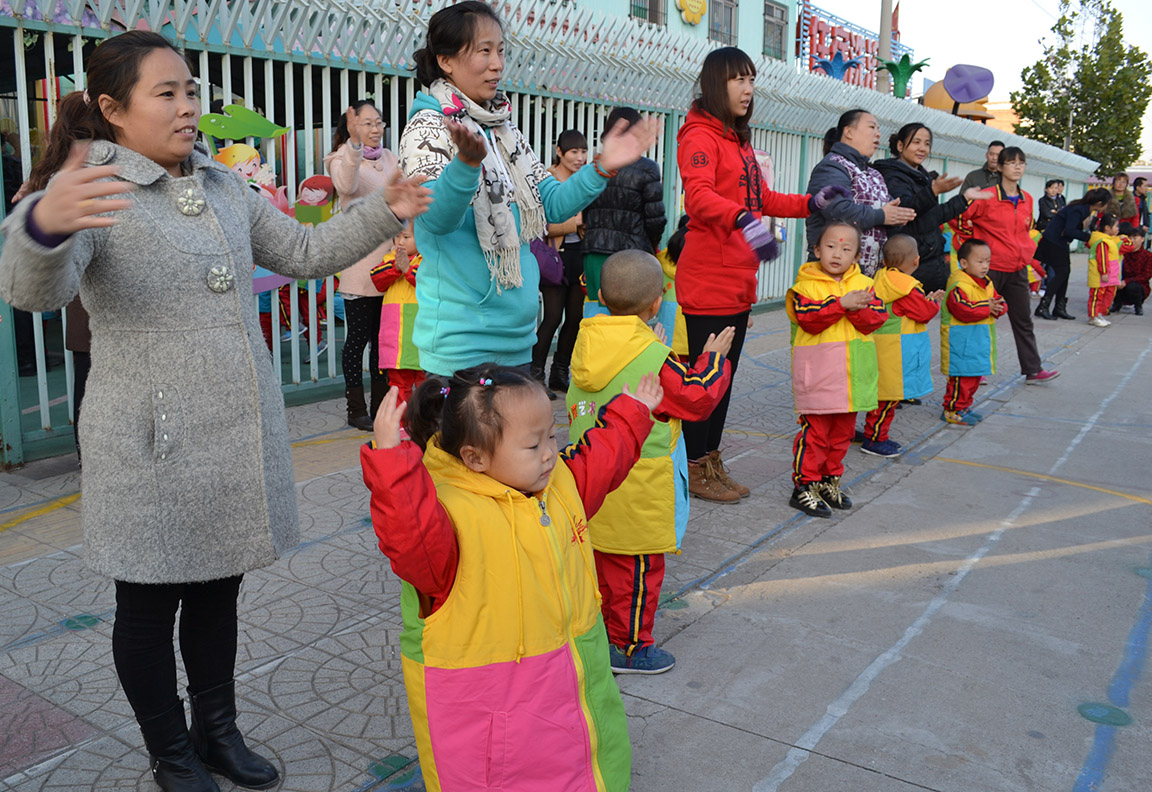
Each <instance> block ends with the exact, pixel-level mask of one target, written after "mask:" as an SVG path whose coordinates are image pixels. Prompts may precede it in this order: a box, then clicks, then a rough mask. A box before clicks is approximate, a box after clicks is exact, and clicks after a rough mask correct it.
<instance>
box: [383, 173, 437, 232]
mask: <svg viewBox="0 0 1152 792" xmlns="http://www.w3.org/2000/svg"><path fill="white" fill-rule="evenodd" d="M382 189H383V190H384V197H385V199H386V200H387V201H388V208H389V209H391V210H392V214H394V215H396V217H397V218H399V219H401V220H411V219H412V218H413V217H416V216H417V215H422V214H424V213H425V212H427V211H428V207H429V206H430V205H431V203H432V191H431V190H429V189H428V188H427V187H425V186H424V177H423V176H416V177H414V178H411V179H405V178H403V177H401V175H400V169H399V168H397V169H396V170H394V171H392V176H391V177H390V178H389V179H388V183H387V184H385V185H384V187H383V188H382Z"/></svg>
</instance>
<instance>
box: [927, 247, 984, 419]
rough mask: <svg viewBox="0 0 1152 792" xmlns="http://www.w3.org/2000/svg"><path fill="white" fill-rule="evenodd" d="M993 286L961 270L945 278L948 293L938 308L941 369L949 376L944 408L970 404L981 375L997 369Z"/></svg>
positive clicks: (961, 408)
mask: <svg viewBox="0 0 1152 792" xmlns="http://www.w3.org/2000/svg"><path fill="white" fill-rule="evenodd" d="M997 296H998V295H997V294H996V288H995V287H994V286H993V285H992V281H991V280H989V279H988V278H980V279H979V280H977V279H976V278H973V277H972V276H971V275H969V274H968V273H967V272H964V271H963V270H957V271H956V272H953V273H952V277H951V278H949V279H948V296H947V297H945V299H944V309H943V310H942V311H941V312H940V371H941V372H943V373H944V375H945V376H946V377H948V387H947V389H946V390H945V391H944V409H945V410H946V411H947V412H953V413H960V412H963V411H965V410H967V409H968V408H969V407H971V406H972V400H973V399H974V398H975V396H976V390H977V388H979V387H980V378H981V377H987V376H991V375H992V374H995V373H996V328H995V326H994V325H995V324H996V317H995V316H993V315H992V299H993V298H995V297H997Z"/></svg>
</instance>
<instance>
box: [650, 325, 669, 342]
mask: <svg viewBox="0 0 1152 792" xmlns="http://www.w3.org/2000/svg"><path fill="white" fill-rule="evenodd" d="M652 332H653V333H655V334H656V340H657V341H659V342H660V343H661V344H663V345H664V346H668V331H666V330H665V329H664V325H663V324H661V323H660V322H657V323H656V326H655V327H653V328H652Z"/></svg>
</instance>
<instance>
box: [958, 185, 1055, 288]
mask: <svg viewBox="0 0 1152 792" xmlns="http://www.w3.org/2000/svg"><path fill="white" fill-rule="evenodd" d="M984 192H990V193H993V196H992V198H991V199H990V200H986V201H973V202H972V205H971V206H969V207H968V209H967V211H965V212H964V214H962V215H961V216H960V223H959V224H958V225H959V228H958V229H957V233H956V235H957V237H958V239H959V240H960V243H961V244H963V243H964V242H966V241H968V240H969V239H983V240H984V241H985V242H987V243H988V247H990V248H992V269H994V270H996V271H997V272H1016V271H1018V270H1022V269H1024V268H1025V267H1027V266H1030V264H1031V262H1032V254H1033V253H1035V252H1036V243H1035V242H1033V241H1032V237H1031V236H1030V235H1029V233H1028V232H1029V231H1030V230H1031V229H1032V196H1031V195H1029V194H1028V193H1026V192H1024V191H1023V190H1020V200H1019V201H1018V202H1016V203H1013V202H1012V201H1011V200H1009V199H1008V198H1006V197H1005V196H1004V191H1003V188H1001V186H1000V185H998V184H997V185H996V186H994V187H989V188H988V189H987V190H985V191H984Z"/></svg>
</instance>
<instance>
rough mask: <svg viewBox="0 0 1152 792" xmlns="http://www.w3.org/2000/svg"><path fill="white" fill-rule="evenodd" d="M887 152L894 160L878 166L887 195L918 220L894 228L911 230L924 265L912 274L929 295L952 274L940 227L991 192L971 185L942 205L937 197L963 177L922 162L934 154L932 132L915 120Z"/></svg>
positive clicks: (891, 140) (903, 231)
mask: <svg viewBox="0 0 1152 792" xmlns="http://www.w3.org/2000/svg"><path fill="white" fill-rule="evenodd" d="M888 150H889V151H890V152H891V154H892V158H891V159H883V160H880V161H879V162H877V163H876V165H875V168H876V170H877V171H879V172H880V175H881V176H883V177H884V182H885V184H886V185H887V186H888V194H889V195H890V196H892V198H894V199H895V200H898V201H899V202H900V206H902V207H904V208H906V209H912V210H913V211H915V212H916V217H915V219H913V220H912V221H911V222H909V223H907V224H905V225H904V226H903V227H901V228H898V229H893V231H892V233H893V234H895V233H901V234H907V235H908V236H910V237H912V238H913V239H915V240H916V247H917V249H918V251H919V254H920V266H919V267H918V268H917V269H916V271H915V272H913V273H912V277H914V278H915V279H916V280H918V281H920V283H921V285H923V286H924V291H925V292H926V293H928V294H931V293H932V292H934V291H937V290H941V289H944V288H945V287H946V286H947V285H948V276H949V275H950V274H951V268H950V267H949V266H948V259H947V257H946V256H945V255H944V236H943V235H942V234H941V233H940V226H942V225H943V224H944V223H947V222H948V221H949V220H953V219H955V218H957V217H959V216H960V215H961V214H963V213H964V210H965V209H967V208H968V204H969V203H971V202H972V201H975V200H979V199H980V198H990V197H991V195H990V194H988V193H984V192H981V191H980V190H979V189H978V188H976V187H970V188H969V189H968V191H967V192H965V193H964V194H962V195H960V194H958V195H954V196H952V197H951V198H949V199H948V200H947V201H945V202H944V203H940V201H939V196H941V195H943V194H944V193H946V192H951V191H952V190H955V189H956V188H957V187H958V186H960V182H961V181H963V180H962V179H961V178H960V177H959V176H949V175H948V174H947V173H945V174H944V175H943V176H940V175H937V173H936V171H929V170H925V168H924V160H926V159H928V156H929V155H930V154H931V153H932V130H931V129H929V128H928V127H926V126H924V124H921V123H919V122H914V123H911V124H905V125H904V126H902V127H900V131H899V132H897V133H896V134H894V135H892V137H890V138H889V139H888Z"/></svg>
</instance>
